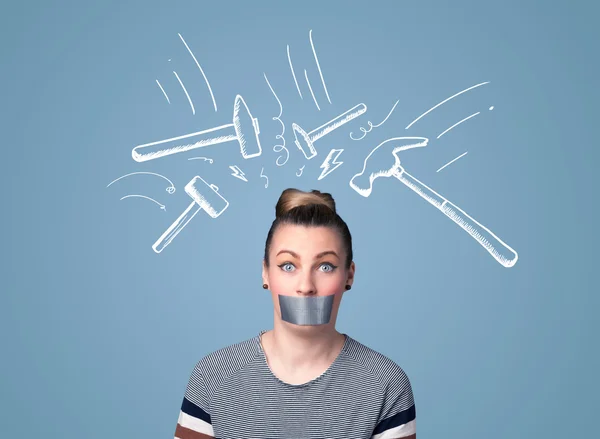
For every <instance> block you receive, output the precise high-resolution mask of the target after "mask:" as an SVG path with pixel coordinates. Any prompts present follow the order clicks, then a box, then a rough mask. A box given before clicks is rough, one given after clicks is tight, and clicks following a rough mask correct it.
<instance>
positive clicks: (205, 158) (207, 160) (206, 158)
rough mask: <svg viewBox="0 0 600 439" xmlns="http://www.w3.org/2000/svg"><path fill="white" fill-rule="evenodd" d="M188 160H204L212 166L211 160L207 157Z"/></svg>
mask: <svg viewBox="0 0 600 439" xmlns="http://www.w3.org/2000/svg"><path fill="white" fill-rule="evenodd" d="M188 160H204V161H205V162H209V163H210V164H211V165H212V164H213V159H211V158H208V157H190V158H189V159H188Z"/></svg>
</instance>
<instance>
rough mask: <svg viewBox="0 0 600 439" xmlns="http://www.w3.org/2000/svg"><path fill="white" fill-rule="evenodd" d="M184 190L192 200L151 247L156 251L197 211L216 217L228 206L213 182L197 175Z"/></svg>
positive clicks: (170, 239)
mask: <svg viewBox="0 0 600 439" xmlns="http://www.w3.org/2000/svg"><path fill="white" fill-rule="evenodd" d="M185 192H186V193H187V194H188V195H189V196H190V197H192V199H193V200H194V201H192V202H191V203H190V205H189V206H188V207H187V209H185V210H184V211H183V213H182V214H181V215H179V218H177V219H176V220H175V221H174V222H173V224H171V226H170V227H169V228H168V229H167V230H166V231H165V233H163V234H162V236H161V237H160V238H158V240H157V241H156V242H155V243H154V245H153V246H152V249H153V250H154V251H155V252H156V253H160V252H161V251H162V250H163V249H164V248H165V247H166V246H167V245H169V244H170V242H171V241H172V240H173V238H175V236H177V234H178V233H179V232H181V231H182V230H183V228H184V227H185V226H186V225H187V223H189V222H190V221H191V219H192V218H194V216H195V215H196V214H197V213H198V212H199V211H201V210H204V211H205V212H206V213H207V214H208V215H209V216H210V217H211V218H217V217H218V216H219V215H221V214H222V213H223V212H224V211H225V209H227V207H228V206H229V202H228V201H227V200H226V199H225V198H223V197H222V196H221V194H219V188H218V187H217V186H215V185H214V184H208V183H207V182H206V181H204V180H203V179H202V178H201V177H199V176H195V177H194V178H192V179H191V180H190V182H189V183H188V184H187V185H186V186H185Z"/></svg>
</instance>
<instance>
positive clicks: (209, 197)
mask: <svg viewBox="0 0 600 439" xmlns="http://www.w3.org/2000/svg"><path fill="white" fill-rule="evenodd" d="M185 192H186V193H187V194H188V195H189V196H190V197H192V199H193V200H194V201H195V202H196V203H197V204H198V205H199V206H200V207H201V208H202V210H204V211H205V212H206V213H208V214H209V215H210V216H211V217H213V218H216V217H218V216H219V215H221V214H222V213H223V212H224V211H225V209H227V207H228V206H229V202H228V201H227V200H226V199H225V198H223V197H222V196H221V194H219V188H218V187H217V186H215V185H214V184H208V183H207V182H206V181H204V180H203V179H202V178H201V177H199V176H195V177H194V178H192V179H191V180H190V182H189V183H188V184H186V185H185Z"/></svg>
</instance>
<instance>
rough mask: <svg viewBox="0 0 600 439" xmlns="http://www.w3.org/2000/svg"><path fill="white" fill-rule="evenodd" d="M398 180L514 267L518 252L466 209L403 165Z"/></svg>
mask: <svg viewBox="0 0 600 439" xmlns="http://www.w3.org/2000/svg"><path fill="white" fill-rule="evenodd" d="M393 175H394V177H396V178H397V179H398V180H400V181H401V182H402V183H404V184H405V185H406V186H408V187H409V188H410V189H412V190H413V191H415V192H416V193H417V194H419V195H420V196H421V197H422V198H424V199H425V200H426V201H427V202H429V203H430V204H432V205H433V206H435V207H437V208H438V209H439V210H440V211H442V213H443V214H444V215H446V216H447V217H448V218H450V219H451V220H452V221H454V222H455V223H456V224H458V225H459V226H460V227H461V228H462V229H463V230H465V231H466V232H467V233H468V234H469V235H471V237H472V238H473V239H475V240H476V241H477V242H479V244H480V245H481V246H483V247H484V248H485V249H486V250H487V251H488V252H489V253H490V254H491V255H492V257H493V258H494V259H496V260H497V261H498V262H499V263H500V264H502V265H503V266H505V267H512V266H513V265H515V264H516V262H517V259H518V258H519V256H518V254H517V252H516V251H515V250H513V249H512V248H511V247H509V246H508V245H507V244H506V243H504V242H503V241H502V240H501V239H500V238H498V237H497V236H496V235H494V233H492V232H491V231H490V230H489V229H488V228H487V227H485V226H483V225H482V224H481V223H479V222H478V221H476V220H475V219H473V218H472V217H471V216H470V215H468V214H467V213H466V212H465V211H464V210H462V209H460V208H459V207H458V206H456V205H455V204H452V203H451V202H450V201H448V200H447V199H446V198H444V197H443V196H441V195H440V194H438V193H437V192H435V191H434V190H433V189H431V188H429V187H428V186H427V185H425V183H422V182H420V181H419V180H417V179H416V178H415V177H413V176H412V175H410V174H409V173H408V172H406V171H405V170H404V169H403V168H402V167H400V168H399V169H398V171H396V172H395V173H394V174H393Z"/></svg>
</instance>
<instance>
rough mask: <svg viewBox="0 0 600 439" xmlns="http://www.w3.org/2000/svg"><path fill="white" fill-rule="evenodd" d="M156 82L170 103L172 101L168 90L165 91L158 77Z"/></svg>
mask: <svg viewBox="0 0 600 439" xmlns="http://www.w3.org/2000/svg"><path fill="white" fill-rule="evenodd" d="M156 83H157V84H158V86H159V87H160V89H161V90H162V92H163V94H164V95H165V98H167V102H168V103H169V104H170V103H171V101H170V100H169V96H167V92H166V91H165V89H164V88H163V86H162V85H160V82H158V79H157V80H156Z"/></svg>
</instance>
